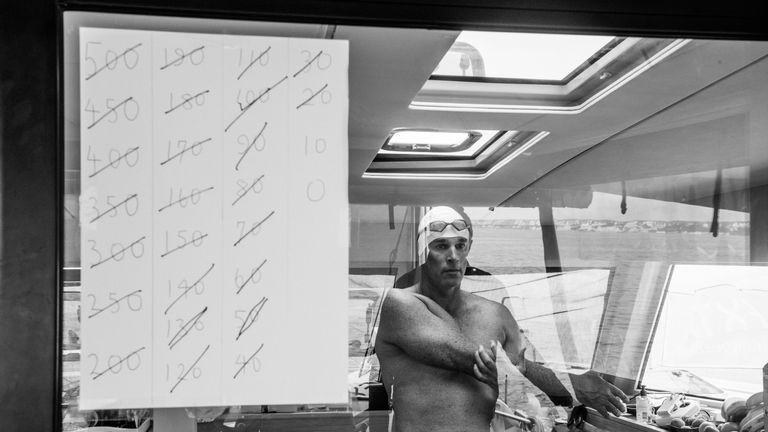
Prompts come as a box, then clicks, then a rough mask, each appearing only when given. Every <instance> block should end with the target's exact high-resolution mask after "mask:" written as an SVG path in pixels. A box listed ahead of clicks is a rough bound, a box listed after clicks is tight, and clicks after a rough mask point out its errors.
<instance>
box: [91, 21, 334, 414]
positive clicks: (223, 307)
mask: <svg viewBox="0 0 768 432" xmlns="http://www.w3.org/2000/svg"><path fill="white" fill-rule="evenodd" d="M80 35H81V55H80V58H81V62H80V66H81V130H82V132H81V166H82V175H81V184H82V191H83V194H82V197H81V199H82V205H81V209H82V210H81V213H82V214H81V223H82V250H83V256H82V281H83V297H82V298H83V300H82V301H83V305H82V307H83V311H89V310H91V309H93V311H94V312H98V313H95V314H94V315H95V316H92V317H89V316H88V315H89V314H88V313H84V314H83V318H82V321H83V323H82V338H83V353H82V358H83V359H84V361H83V362H82V370H81V374H82V378H81V383H82V384H81V385H82V387H81V404H80V405H81V408H83V409H101V408H128V407H174V406H215V405H248V404H304V403H343V402H346V400H347V393H346V379H345V378H346V366H347V358H346V357H347V338H346V334H347V313H346V312H347V311H346V309H347V292H346V286H347V263H348V241H347V240H346V239H347V236H348V226H347V223H348V222H347V221H348V199H347V111H348V84H347V69H348V45H347V43H346V41H328V40H306V39H291V38H267V37H255V36H221V35H204V34H189V33H171V32H149V31H131V30H107V29H88V28H83V29H81V33H80ZM110 155H111V157H112V159H111V160H112V163H111V165H109V162H110V159H109V158H110ZM94 173H96V175H94ZM113 206H114V208H113ZM110 209H111V210H110ZM102 213H103V214H102ZM123 249H124V250H123ZM101 309H104V310H103V311H101V312H99V311H100V310H101ZM318 352H321V353H322V355H316V354H317V353H318Z"/></svg>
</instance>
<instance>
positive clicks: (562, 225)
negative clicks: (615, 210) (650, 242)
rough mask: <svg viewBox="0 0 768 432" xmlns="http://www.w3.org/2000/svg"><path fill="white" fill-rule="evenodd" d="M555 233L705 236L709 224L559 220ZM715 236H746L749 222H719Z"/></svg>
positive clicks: (532, 223) (485, 223)
mask: <svg viewBox="0 0 768 432" xmlns="http://www.w3.org/2000/svg"><path fill="white" fill-rule="evenodd" d="M474 225H475V226H476V227H479V228H511V229H520V230H540V229H541V226H540V225H539V221H538V220H536V219H503V220H479V221H475V223H474ZM555 227H556V228H557V230H558V231H583V232H593V231H597V232H647V233H673V232H675V233H683V232H684V233H709V232H710V227H711V223H710V222H701V221H651V220H645V221H643V220H635V221H616V220H609V219H602V220H597V219H561V220H557V221H555ZM718 232H719V233H721V234H729V235H743V236H746V235H749V222H720V223H719V224H718Z"/></svg>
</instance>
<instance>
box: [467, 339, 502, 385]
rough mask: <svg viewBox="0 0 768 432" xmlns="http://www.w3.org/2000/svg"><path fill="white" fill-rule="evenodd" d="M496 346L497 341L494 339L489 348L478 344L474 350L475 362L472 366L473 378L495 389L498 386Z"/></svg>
mask: <svg viewBox="0 0 768 432" xmlns="http://www.w3.org/2000/svg"><path fill="white" fill-rule="evenodd" d="M496 348H497V343H496V342H495V341H493V342H491V349H490V350H487V349H485V348H484V347H483V346H482V345H480V348H479V349H478V350H477V351H475V364H474V366H473V369H474V372H475V378H477V380H478V381H480V382H483V383H485V384H488V385H489V386H491V388H493V389H497V388H498V386H499V382H498V372H497V370H496Z"/></svg>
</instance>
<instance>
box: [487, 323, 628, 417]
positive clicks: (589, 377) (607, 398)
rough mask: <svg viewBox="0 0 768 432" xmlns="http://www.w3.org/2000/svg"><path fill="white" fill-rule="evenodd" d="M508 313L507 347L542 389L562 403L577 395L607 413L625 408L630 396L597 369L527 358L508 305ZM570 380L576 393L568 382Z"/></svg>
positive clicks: (506, 328)
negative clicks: (574, 370)
mask: <svg viewBox="0 0 768 432" xmlns="http://www.w3.org/2000/svg"><path fill="white" fill-rule="evenodd" d="M502 313H504V314H505V315H506V316H505V317H504V318H503V319H504V320H505V326H504V329H505V336H506V339H505V341H504V345H503V347H504V351H506V352H507V355H508V356H509V358H510V361H511V362H512V363H513V364H515V365H516V366H517V367H518V369H519V370H520V372H521V373H522V374H523V375H524V376H525V377H526V378H527V379H528V380H529V381H531V383H533V384H534V385H535V386H536V387H538V388H539V389H541V390H542V391H543V392H544V393H546V394H547V396H549V398H550V399H551V400H552V401H553V402H555V403H558V404H563V405H571V404H572V402H573V397H574V396H575V398H576V399H577V400H578V401H579V402H580V403H582V404H584V405H586V406H588V407H591V408H594V409H595V410H597V411H598V412H599V413H600V414H602V415H603V416H606V417H607V416H608V413H609V412H610V413H613V414H614V415H617V416H618V415H620V414H621V413H622V412H624V411H625V406H624V403H625V402H628V401H629V399H628V398H627V396H626V395H625V394H624V392H622V391H621V390H620V389H619V388H618V387H616V386H614V385H613V384H611V383H609V382H607V381H605V380H604V379H603V378H602V377H601V376H600V375H599V374H597V372H594V371H588V372H586V373H583V374H571V373H564V372H555V371H553V370H552V369H549V368H547V367H546V366H544V365H541V364H538V363H536V362H533V361H531V360H528V359H527V358H525V348H522V342H523V341H522V334H521V333H520V329H519V327H518V325H517V322H516V321H515V320H514V318H513V317H512V314H511V313H510V312H509V310H508V309H507V308H503V312H502ZM565 383H567V384H570V385H571V386H572V388H573V393H575V394H574V395H572V394H571V392H570V391H569V390H568V389H567V387H566V386H565V385H564V384H565Z"/></svg>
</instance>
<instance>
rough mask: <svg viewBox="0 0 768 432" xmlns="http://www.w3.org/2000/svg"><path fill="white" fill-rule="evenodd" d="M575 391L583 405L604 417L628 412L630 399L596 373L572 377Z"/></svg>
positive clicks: (591, 372) (590, 372)
mask: <svg viewBox="0 0 768 432" xmlns="http://www.w3.org/2000/svg"><path fill="white" fill-rule="evenodd" d="M571 384H573V391H574V392H576V399H578V400H579V402H581V403H582V404H584V405H586V406H588V407H590V408H594V409H596V410H597V411H598V412H599V413H600V414H602V415H603V417H608V413H612V414H614V415H617V416H618V415H621V413H623V412H624V411H626V406H625V405H624V404H625V403H626V402H629V398H628V397H627V395H625V394H624V392H622V391H621V390H619V388H618V387H616V386H615V385H613V384H611V383H609V382H607V381H605V380H604V379H603V378H602V377H601V376H600V375H598V373H597V372H595V371H588V372H586V373H583V374H581V375H571Z"/></svg>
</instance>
